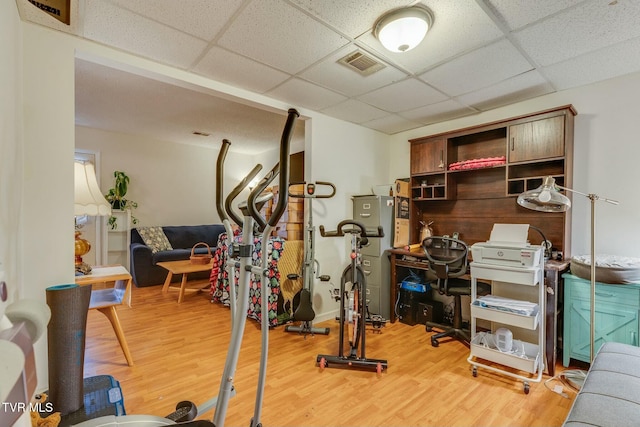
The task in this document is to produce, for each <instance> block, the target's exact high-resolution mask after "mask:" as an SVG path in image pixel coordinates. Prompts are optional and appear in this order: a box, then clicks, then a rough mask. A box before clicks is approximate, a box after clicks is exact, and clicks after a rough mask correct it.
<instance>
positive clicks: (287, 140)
mask: <svg viewBox="0 0 640 427" xmlns="http://www.w3.org/2000/svg"><path fill="white" fill-rule="evenodd" d="M298 117H300V113H298V111H297V110H296V109H295V108H290V109H289V112H288V115H287V122H286V123H285V125H284V130H283V131H282V138H281V139H280V162H278V165H276V167H274V168H273V169H272V170H271V172H269V174H267V177H265V178H264V179H263V180H262V182H261V184H262V185H261V184H258V185H257V186H256V188H254V189H253V191H252V192H251V193H250V194H249V199H248V201H247V209H248V211H249V214H250V215H251V217H253V219H254V220H255V221H256V223H258V225H260V226H261V228H264V226H266V224H269V225H270V226H271V227H275V226H276V224H278V221H280V218H281V217H282V214H284V211H285V209H286V208H287V203H288V191H280V195H279V197H278V203H277V204H276V207H275V208H274V209H273V211H272V214H271V217H270V218H269V221H265V219H264V218H263V217H262V216H261V215H260V212H258V209H257V208H256V205H255V201H256V198H257V197H258V195H260V193H261V192H262V191H264V189H265V188H266V187H267V185H269V182H271V181H272V180H273V179H274V178H275V173H276V172H275V170H276V169H279V172H278V173H279V176H280V179H279V181H278V188H280V189H281V190H284V189H285V188H288V185H289V146H290V144H291V137H292V136H293V128H294V126H295V122H296V119H297V118H298Z"/></svg>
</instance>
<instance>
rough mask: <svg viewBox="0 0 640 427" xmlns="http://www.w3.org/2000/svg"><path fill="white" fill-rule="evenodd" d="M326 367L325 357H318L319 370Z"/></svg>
mask: <svg viewBox="0 0 640 427" xmlns="http://www.w3.org/2000/svg"><path fill="white" fill-rule="evenodd" d="M326 367H327V359H325V358H324V357H322V358H320V370H322V369H324V368H326Z"/></svg>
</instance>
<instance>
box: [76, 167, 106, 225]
mask: <svg viewBox="0 0 640 427" xmlns="http://www.w3.org/2000/svg"><path fill="white" fill-rule="evenodd" d="M74 182H75V192H74V208H73V214H74V215H76V216H80V215H90V216H102V215H110V214H111V205H110V204H109V202H107V199H105V198H104V196H103V195H102V192H101V191H100V187H98V181H97V180H96V172H95V169H94V167H93V165H92V164H91V163H83V162H77V161H76V162H75V165H74Z"/></svg>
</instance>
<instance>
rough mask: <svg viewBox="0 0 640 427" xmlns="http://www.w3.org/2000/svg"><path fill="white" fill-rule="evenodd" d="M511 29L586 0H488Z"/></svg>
mask: <svg viewBox="0 0 640 427" xmlns="http://www.w3.org/2000/svg"><path fill="white" fill-rule="evenodd" d="M486 1H487V3H489V4H490V5H491V6H492V7H493V8H494V10H495V11H496V12H497V13H498V15H499V16H500V17H501V18H502V19H503V20H504V22H505V23H506V24H507V26H508V27H509V29H511V30H516V29H518V28H520V27H523V26H525V25H527V24H530V23H532V22H536V21H538V20H540V19H542V18H546V17H547V16H550V15H553V14H554V13H557V12H559V11H561V10H564V9H566V8H568V7H571V6H574V5H576V4H578V3H582V2H583V1H584V0H535V1H528V2H527V4H526V7H523V3H522V2H519V1H513V0H486Z"/></svg>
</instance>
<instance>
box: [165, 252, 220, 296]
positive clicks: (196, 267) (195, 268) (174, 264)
mask: <svg viewBox="0 0 640 427" xmlns="http://www.w3.org/2000/svg"><path fill="white" fill-rule="evenodd" d="M157 265H159V266H160V267H162V268H165V269H166V270H168V271H169V273H168V274H167V279H166V280H165V281H164V286H162V293H163V294H166V293H167V292H169V288H171V287H172V286H171V278H173V275H174V274H182V280H181V281H180V290H179V293H178V304H180V303H181V302H182V300H183V299H184V294H185V292H186V291H188V290H192V291H198V292H199V291H201V290H203V289H204V288H205V287H203V286H202V285H208V284H209V279H207V280H195V281H191V282H188V283H187V276H188V275H189V273H197V272H200V271H211V268H213V260H212V261H210V262H209V263H208V264H191V261H190V260H188V259H185V260H180V261H163V262H159V263H157ZM187 285H188V286H189V287H192V286H196V285H197V286H198V288H188V287H187Z"/></svg>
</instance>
